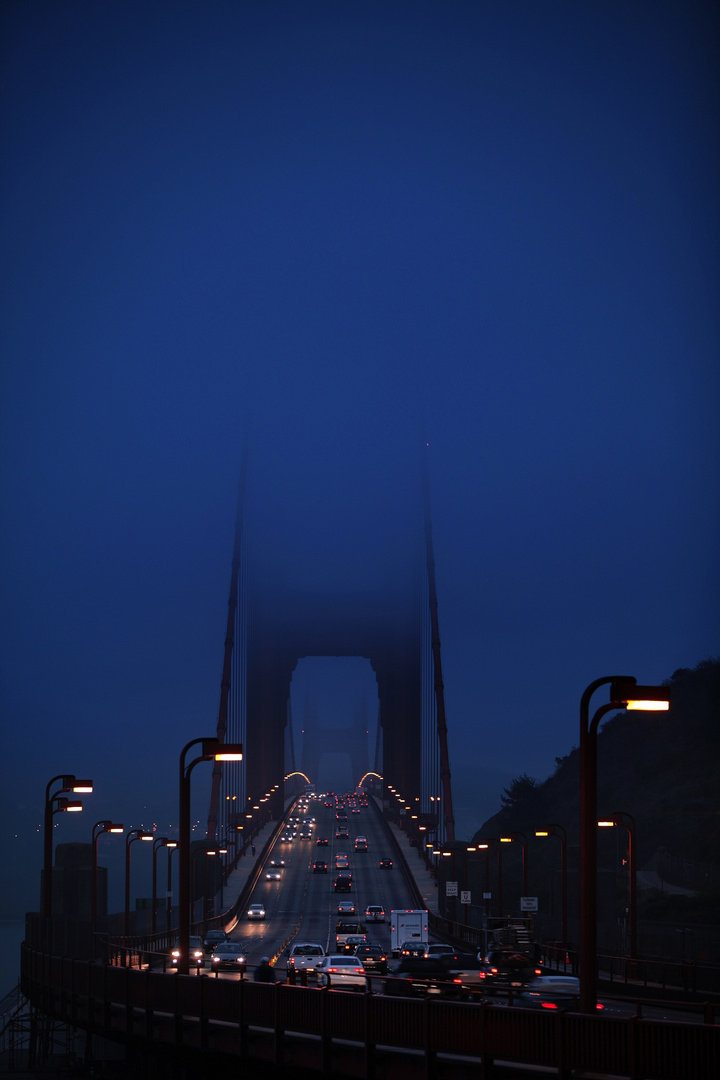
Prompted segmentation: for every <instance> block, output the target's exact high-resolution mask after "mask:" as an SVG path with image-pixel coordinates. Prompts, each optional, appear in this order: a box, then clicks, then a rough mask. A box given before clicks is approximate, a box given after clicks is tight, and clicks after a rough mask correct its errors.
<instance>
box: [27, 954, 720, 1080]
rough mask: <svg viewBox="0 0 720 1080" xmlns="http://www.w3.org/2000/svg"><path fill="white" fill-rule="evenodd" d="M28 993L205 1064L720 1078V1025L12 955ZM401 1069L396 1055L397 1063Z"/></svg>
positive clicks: (152, 1049) (62, 1015) (129, 1043)
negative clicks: (501, 1067)
mask: <svg viewBox="0 0 720 1080" xmlns="http://www.w3.org/2000/svg"><path fill="white" fill-rule="evenodd" d="M21 963H22V974H21V982H22V988H23V992H24V994H25V996H26V997H27V998H28V1000H29V1001H30V1002H31V1003H32V1004H33V1005H34V1006H35V1007H36V1008H38V1009H39V1010H40V1011H42V1012H44V1013H45V1014H47V1015H50V1016H53V1017H55V1018H56V1019H58V1020H61V1021H63V1022H65V1023H67V1024H69V1025H71V1026H72V1027H75V1028H79V1029H81V1030H84V1031H86V1032H87V1033H88V1036H89V1037H88V1047H89V1053H90V1054H91V1052H92V1051H91V1048H92V1038H93V1036H98V1037H102V1038H107V1039H110V1040H114V1041H116V1042H119V1043H123V1044H125V1046H126V1047H127V1048H128V1049H127V1054H128V1055H131V1056H132V1054H134V1053H136V1052H137V1053H142V1054H145V1055H148V1056H150V1057H153V1056H155V1057H158V1058H164V1059H167V1058H168V1057H172V1056H173V1055H175V1056H177V1055H179V1054H182V1060H183V1061H184V1062H186V1064H187V1063H190V1062H191V1061H192V1058H193V1055H199V1056H200V1057H201V1058H202V1061H203V1063H204V1065H205V1066H207V1065H208V1064H209V1056H214V1060H216V1061H217V1063H218V1066H219V1065H220V1064H222V1063H223V1062H228V1063H230V1062H232V1061H238V1060H243V1059H244V1060H246V1061H251V1060H252V1061H256V1062H258V1063H260V1062H263V1061H265V1062H268V1061H269V1062H273V1063H274V1064H276V1065H282V1066H283V1067H285V1068H293V1067H294V1068H298V1069H300V1068H310V1069H315V1070H319V1071H322V1072H325V1073H328V1072H333V1073H335V1074H336V1075H348V1076H350V1075H352V1076H363V1077H365V1080H374V1078H375V1076H376V1073H377V1071H378V1066H379V1063H380V1061H381V1060H383V1059H384V1061H385V1065H384V1066H383V1067H382V1070H381V1072H382V1074H383V1075H388V1074H389V1070H390V1069H392V1061H393V1059H397V1058H398V1055H402V1060H403V1074H404V1075H409V1073H410V1072H411V1073H412V1074H413V1075H416V1076H418V1077H419V1078H420V1077H422V1078H425V1077H428V1076H435V1077H438V1078H439V1080H443V1078H445V1077H447V1078H451V1077H454V1076H458V1075H459V1074H460V1072H462V1071H464V1072H465V1074H467V1071H468V1068H470V1069H480V1070H481V1072H480V1075H483V1076H485V1077H488V1076H489V1075H491V1069H492V1065H493V1062H499V1061H504V1062H509V1063H514V1064H533V1065H541V1066H545V1067H546V1068H550V1069H553V1070H554V1071H555V1075H557V1076H558V1077H562V1078H567V1077H569V1076H570V1074H571V1072H572V1070H575V1069H592V1071H593V1074H594V1075H597V1076H613V1077H616V1078H617V1077H629V1078H632V1080H644V1078H650V1077H652V1080H684V1078H686V1077H688V1076H692V1077H693V1080H717V1077H718V1075H720V1026H716V1025H710V1024H686V1023H674V1022H668V1021H657V1020H646V1019H643V1018H640V1017H631V1018H628V1019H625V1018H616V1017H602V1016H588V1015H581V1014H576V1013H546V1012H544V1011H542V1010H538V1011H537V1012H536V1011H534V1010H528V1009H520V1008H513V1007H503V1006H498V1005H492V1004H486V1003H482V1004H471V1003H464V1002H454V1001H444V1000H437V999H434V998H432V997H429V998H426V999H424V1000H421V1001H416V1000H412V999H409V998H407V999H406V998H401V997H390V998H384V997H380V996H377V995H374V994H371V993H364V994H350V993H347V992H337V991H335V990H329V991H328V990H326V989H315V988H305V987H303V986H290V985H287V984H263V983H255V982H251V981H249V980H247V979H243V980H240V981H236V980H230V979H211V978H202V977H199V976H197V975H177V974H175V975H163V974H161V973H159V972H154V971H138V970H135V969H131V968H123V967H112V966H108V965H104V964H99V963H95V962H92V961H83V960H74V959H71V958H68V957H59V956H51V955H48V954H46V953H41V952H38V951H36V950H33V949H30V948H28V947H27V946H26V945H24V946H23V948H22V953H21ZM396 1064H397V1060H396Z"/></svg>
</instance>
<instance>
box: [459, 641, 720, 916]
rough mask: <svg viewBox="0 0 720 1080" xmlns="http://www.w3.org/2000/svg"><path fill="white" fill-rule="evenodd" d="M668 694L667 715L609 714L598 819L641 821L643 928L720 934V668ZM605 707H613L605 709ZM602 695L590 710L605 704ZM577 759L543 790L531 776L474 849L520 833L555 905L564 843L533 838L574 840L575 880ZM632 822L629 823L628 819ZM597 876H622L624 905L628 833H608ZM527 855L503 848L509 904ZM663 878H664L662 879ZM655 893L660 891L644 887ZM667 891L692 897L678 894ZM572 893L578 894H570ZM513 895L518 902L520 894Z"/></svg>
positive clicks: (686, 677) (716, 664) (514, 789)
mask: <svg viewBox="0 0 720 1080" xmlns="http://www.w3.org/2000/svg"><path fill="white" fill-rule="evenodd" d="M665 685H669V686H670V688H671V695H672V696H671V708H670V711H669V712H667V713H632V712H620V713H615V714H611V719H609V720H608V721H607V722H606V723H605V724H604V725H603V726H602V727H601V730H600V732H599V736H598V814H599V817H601V818H602V817H609V816H611V815H612V814H613V813H617V812H620V811H622V812H623V813H624V814H625V815H631V816H632V818H634V819H635V866H636V869H637V870H638V871H641V870H645V871H650V872H652V871H654V872H655V873H654V874H653V873H649V872H648V873H646V874H640V875H639V882H640V881H641V882H642V883H643V885H644V886H645V888H643V889H642V891H641V890H640V888H639V889H638V911H639V915H640V916H641V917H643V918H646V919H647V918H665V917H668V918H669V917H679V916H680V915H682V918H683V920H684V921H685V922H686V923H691V922H693V921H695V920H696V921H698V922H703V923H715V924H720V903H719V901H720V776H719V768H718V766H719V765H720V659H712V660H706V661H703V662H702V663H700V664H698V665H697V667H695V668H693V669H687V668H681V669H679V670H678V671H676V672H675V673H674V675H673V676H672V677H671V678H670V679H668V680H666V683H665ZM605 700H606V699H605ZM602 701H603V699H602V697H601V693H598V700H597V701H594V702H593V707H594V708H597V707H598V706H599V705H600V704H602ZM579 758H580V754H579V750H578V749H577V748H573V749H572V750H571V751H570V753H568V754H567V755H566V756H565V757H561V758H556V761H557V768H556V770H555V772H554V773H553V775H552V776H551V777H549V778H548V779H547V780H545V781H544V782H543V783H539V782H537V781H536V780H534V779H533V778H532V777H528V776H526V775H523V776H520V777H517V778H516V779H515V780H513V781H512V783H511V784H510V785H509V786H508V787H507V788H506V789H505V792H504V795H503V796H502V798H501V801H502V803H503V807H502V809H501V810H500V811H499V813H497V814H495V815H494V816H493V817H491V818H489V819H488V820H486V821H485V822H483V824H482V826H481V827H480V828H479V829H478V830H477V831H476V833H475V836H474V839H476V840H478V839H483V838H484V839H487V838H488V837H499V836H501V835H507V834H508V833H509V832H512V831H518V832H520V833H522V834H524V836H525V837H526V838H527V847H526V851H527V867H528V891H529V894H530V895H533V896H534V895H537V896H538V897H540V898H541V910H542V909H544V910H546V911H547V910H549V908H550V905H551V899H550V896H549V892H550V877H551V874H552V871H553V869H554V868H556V867H557V865H558V843H557V841H553V840H550V841H548V840H541V839H538V838H536V837H535V830H536V829H541V828H542V827H543V826H545V825H547V824H548V823H550V822H552V823H557V824H560V825H562V826H563V827H564V828H565V829H566V831H567V841H568V870H569V875H570V877H571V879H572V874H573V872H574V869H576V867H577V862H578V846H577V845H578V832H579ZM625 820H628V819H627V818H626V819H625ZM601 833H602V835H600V836H599V837H598V867H599V870H600V871H601V872H602V871H603V870H606V871H609V872H613V871H614V872H616V873H617V875H618V886H617V891H618V900H619V903H622V902H623V897H624V895H625V892H626V890H625V888H624V887H621V885H624V882H621V880H620V878H621V875H622V867H623V860H624V859H626V856H627V832H626V831H625V830H624V829H607V830H601ZM520 858H521V845H520V844H518V843H516V844H509V845H507V846H505V845H503V867H504V870H503V877H504V879H505V881H506V890H507V892H508V898H511V897H513V882H517V881H518V880H519V873H518V871H517V866H519V865H520ZM655 875H657V876H655ZM653 883H654V884H656V885H657V886H658V887H657V888H656V889H654V890H653V889H649V888H648V887H647V886H649V885H651V884H653ZM669 886H676V887H680V888H685V889H687V891H688V893H692V894H693V895H684V894H682V893H674V894H673V893H672V892H671V889H670V888H669ZM571 888H572V884H571ZM514 893H515V894H517V895H518V896H519V889H518V887H517V884H516V885H515V888H514Z"/></svg>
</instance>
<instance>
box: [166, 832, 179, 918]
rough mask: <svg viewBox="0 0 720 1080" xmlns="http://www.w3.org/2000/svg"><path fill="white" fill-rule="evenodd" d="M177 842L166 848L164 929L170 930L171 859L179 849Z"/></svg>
mask: <svg viewBox="0 0 720 1080" xmlns="http://www.w3.org/2000/svg"><path fill="white" fill-rule="evenodd" d="M179 846H180V845H179V844H178V843H177V841H175V840H173V842H172V843H171V844H168V845H167V848H168V873H167V907H166V915H167V918H166V920H165V929H166V930H168V931H169V930H170V929H171V927H172V906H173V905H172V857H173V855H174V854H175V852H176V851H177V850H178V848H179Z"/></svg>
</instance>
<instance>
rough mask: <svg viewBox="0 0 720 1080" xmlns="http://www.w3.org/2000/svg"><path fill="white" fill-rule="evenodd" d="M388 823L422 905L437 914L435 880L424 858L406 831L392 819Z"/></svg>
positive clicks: (438, 912) (438, 910) (436, 887)
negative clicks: (417, 890) (421, 899)
mask: <svg viewBox="0 0 720 1080" xmlns="http://www.w3.org/2000/svg"><path fill="white" fill-rule="evenodd" d="M388 825H389V827H390V830H391V832H392V834H393V836H394V837H395V839H396V840H397V843H398V847H399V848H400V850H401V851H402V853H403V855H404V856H405V859H406V861H407V864H408V867H409V868H410V873H411V874H412V876H413V877H414V878H415V881H416V882H417V886H418V888H419V890H420V892H421V894H422V898H423V905H424V907H426V908H427V910H428V911H432V912H433V914H435V915H439V914H440V908H439V903H438V886H437V881H436V880H435V878H434V877H433V875H432V873H431V872H430V870H428V868H427V866H426V865H425V860H424V859H423V858H422V857H421V856H420V854H419V852H418V849H417V848H416V847H412V846H411V845H410V842H409V840H408V836H407V833H405V832H403V830H402V829H400V828H398V826H397V825H396V824H395V823H394V822H392V821H389V822H388Z"/></svg>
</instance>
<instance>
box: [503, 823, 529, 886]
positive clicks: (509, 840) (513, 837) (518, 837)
mask: <svg viewBox="0 0 720 1080" xmlns="http://www.w3.org/2000/svg"><path fill="white" fill-rule="evenodd" d="M500 843H501V844H515V843H518V844H520V846H521V848H522V894H523V896H527V894H528V880H527V837H526V836H525V834H524V833H521V832H511V833H508V835H507V836H501V837H500Z"/></svg>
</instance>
